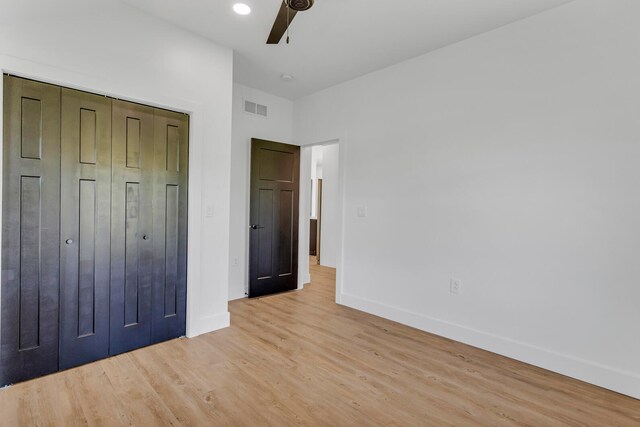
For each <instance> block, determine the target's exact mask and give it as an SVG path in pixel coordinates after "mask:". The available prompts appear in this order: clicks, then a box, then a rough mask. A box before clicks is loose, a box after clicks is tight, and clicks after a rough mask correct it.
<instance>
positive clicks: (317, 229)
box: [305, 142, 341, 280]
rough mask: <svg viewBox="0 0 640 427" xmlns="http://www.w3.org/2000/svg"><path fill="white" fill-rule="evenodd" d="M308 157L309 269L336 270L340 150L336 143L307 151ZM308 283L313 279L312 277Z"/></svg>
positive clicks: (338, 237) (338, 227)
mask: <svg viewBox="0 0 640 427" xmlns="http://www.w3.org/2000/svg"><path fill="white" fill-rule="evenodd" d="M307 149H308V150H310V156H307V159H306V160H307V161H308V162H309V163H310V165H309V168H308V170H309V172H310V180H309V182H310V185H309V189H310V190H309V205H308V210H307V212H308V217H307V218H305V221H307V222H308V226H309V228H308V239H309V253H308V255H309V266H310V275H313V271H314V269H313V268H311V267H312V266H313V265H319V266H323V267H329V268H333V269H336V268H337V266H338V258H339V256H338V253H339V249H340V246H341V244H340V242H339V239H340V231H339V230H340V221H341V215H340V208H341V203H340V196H339V195H340V185H339V184H340V146H339V144H338V143H337V142H333V143H327V144H318V145H314V146H312V147H309V148H307ZM311 280H313V278H312V277H311Z"/></svg>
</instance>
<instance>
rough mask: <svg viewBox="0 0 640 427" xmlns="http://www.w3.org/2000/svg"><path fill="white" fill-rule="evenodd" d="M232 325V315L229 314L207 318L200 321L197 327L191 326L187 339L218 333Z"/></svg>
mask: <svg viewBox="0 0 640 427" xmlns="http://www.w3.org/2000/svg"><path fill="white" fill-rule="evenodd" d="M230 324H231V315H230V314H229V312H228V311H227V312H225V313H220V314H215V315H213V316H208V317H205V318H201V319H198V323H197V324H196V325H191V326H189V330H188V331H187V337H189V338H195V337H197V336H198V335H202V334H206V333H209V332H213V331H217V330H218V329H224V328H228V327H229V325H230Z"/></svg>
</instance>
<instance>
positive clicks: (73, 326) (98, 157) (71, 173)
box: [60, 89, 111, 369]
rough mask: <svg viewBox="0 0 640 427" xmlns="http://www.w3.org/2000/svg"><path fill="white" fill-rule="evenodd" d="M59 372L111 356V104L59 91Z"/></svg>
mask: <svg viewBox="0 0 640 427" xmlns="http://www.w3.org/2000/svg"><path fill="white" fill-rule="evenodd" d="M61 143H62V162H61V165H62V171H63V173H62V176H61V189H62V191H61V195H60V196H61V199H60V201H61V203H60V204H61V216H60V234H61V247H60V369H66V368H70V367H72V366H77V365H80V364H83V363H87V362H91V361H94V360H98V359H101V358H104V357H107V356H109V274H110V272H109V257H110V242H109V241H110V238H111V235H110V231H109V230H110V218H111V212H110V209H111V100H110V99H108V98H105V97H103V96H98V95H92V94H89V93H85V92H78V91H75V90H70V89H62V142H61Z"/></svg>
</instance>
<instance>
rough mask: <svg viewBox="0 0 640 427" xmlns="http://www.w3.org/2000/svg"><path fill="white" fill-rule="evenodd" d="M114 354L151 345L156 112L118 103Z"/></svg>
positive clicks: (113, 204) (113, 219)
mask: <svg viewBox="0 0 640 427" xmlns="http://www.w3.org/2000/svg"><path fill="white" fill-rule="evenodd" d="M112 126H113V143H112V151H113V156H112V159H113V163H112V187H111V192H112V197H111V350H110V353H111V354H112V355H113V354H118V353H123V352H125V351H129V350H132V349H135V348H138V347H143V346H145V345H148V344H150V342H151V292H152V289H151V288H152V281H153V246H152V239H153V235H152V227H153V214H152V197H153V167H154V150H153V145H154V141H153V128H154V122H153V108H151V107H145V106H142V105H137V104H132V103H128V102H123V101H113V124H112Z"/></svg>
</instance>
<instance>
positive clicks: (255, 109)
mask: <svg viewBox="0 0 640 427" xmlns="http://www.w3.org/2000/svg"><path fill="white" fill-rule="evenodd" d="M244 111H245V112H247V113H250V114H256V115H258V116H262V117H267V115H268V109H267V106H266V105H262V104H258V103H256V102H251V101H244Z"/></svg>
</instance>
